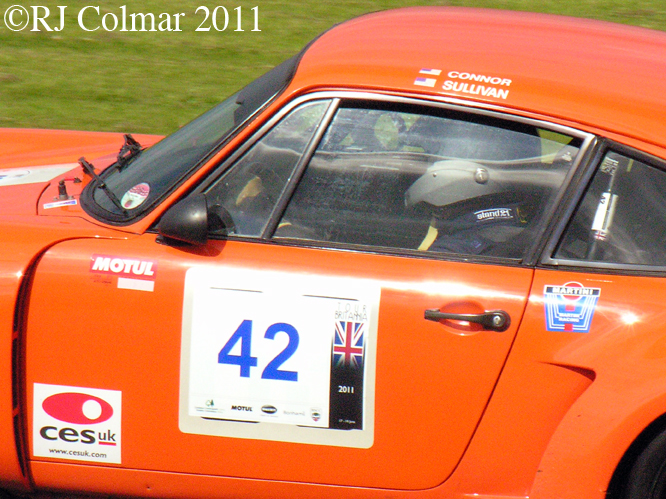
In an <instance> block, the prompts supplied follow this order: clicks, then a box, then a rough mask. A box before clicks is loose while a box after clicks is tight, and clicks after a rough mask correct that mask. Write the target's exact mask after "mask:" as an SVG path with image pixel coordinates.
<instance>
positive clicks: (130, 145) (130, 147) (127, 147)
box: [116, 133, 141, 170]
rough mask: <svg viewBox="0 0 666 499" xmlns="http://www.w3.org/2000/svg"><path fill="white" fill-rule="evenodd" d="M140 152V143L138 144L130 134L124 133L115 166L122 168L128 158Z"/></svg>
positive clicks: (127, 161)
mask: <svg viewBox="0 0 666 499" xmlns="http://www.w3.org/2000/svg"><path fill="white" fill-rule="evenodd" d="M140 152H141V144H139V143H138V142H137V141H136V139H135V138H134V137H132V135H131V134H129V133H126V134H125V143H124V144H123V146H122V147H121V148H120V151H119V152H118V159H117V160H116V168H118V170H122V169H123V168H125V165H127V163H129V160H130V159H132V158H133V157H134V156H136V155H137V154H139V153H140Z"/></svg>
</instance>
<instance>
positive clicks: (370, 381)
mask: <svg viewBox="0 0 666 499" xmlns="http://www.w3.org/2000/svg"><path fill="white" fill-rule="evenodd" d="M379 294H380V290H379V287H378V286H377V285H376V284H375V283H372V282H369V281H363V280H360V279H353V278H344V279H342V278H336V277H327V276H313V275H301V274H291V273H285V272H266V271H256V270H251V269H240V268H224V267H195V268H191V269H190V270H188V272H187V275H186V280H185V299H184V311H183V340H182V350H181V352H182V356H181V399H180V428H181V430H182V431H184V432H186V433H196V434H204V435H220V436H231V437H237V438H254V439H262V440H279V441H290V442H303V443H313V444H322V445H336V446H346V447H361V448H368V447H370V446H371V445H372V443H373V439H374V436H373V435H374V386H375V385H374V379H375V358H376V342H377V317H378V312H379ZM247 423H259V424H247ZM341 430H342V431H341Z"/></svg>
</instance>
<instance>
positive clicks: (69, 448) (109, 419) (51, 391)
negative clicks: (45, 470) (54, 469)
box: [32, 383, 122, 464]
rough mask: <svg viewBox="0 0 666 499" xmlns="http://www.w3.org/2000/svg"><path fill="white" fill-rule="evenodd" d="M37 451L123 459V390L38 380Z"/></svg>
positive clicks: (58, 455)
mask: <svg viewBox="0 0 666 499" xmlns="http://www.w3.org/2000/svg"><path fill="white" fill-rule="evenodd" d="M33 400H34V406H33V428H32V438H33V449H32V452H33V455H34V456H35V457H48V458H53V459H68V460H76V461H92V462H99V463H117V464H120V463H121V451H120V443H121V434H122V431H121V406H122V392H119V391H115V390H100V389H95V388H81V387H73V386H61V385H46V384H41V383H35V385H34V397H33Z"/></svg>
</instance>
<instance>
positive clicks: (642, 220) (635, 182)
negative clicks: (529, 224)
mask: <svg viewBox="0 0 666 499" xmlns="http://www.w3.org/2000/svg"><path fill="white" fill-rule="evenodd" d="M555 257H556V258H563V259H568V260H584V261H588V262H603V263H617V264H635V265H636V264H637V265H659V266H664V265H666V172H665V171H663V170H659V169H657V168H655V167H653V166H650V165H647V164H645V163H643V162H641V161H638V160H635V159H632V158H630V157H628V156H625V155H623V154H619V153H617V152H612V151H611V152H609V153H608V154H606V156H605V157H604V159H603V161H602V162H601V164H600V166H599V169H598V170H597V172H596V174H595V176H594V178H593V180H592V183H591V184H590V187H589V188H588V190H587V192H586V193H585V196H584V197H583V200H582V201H581V203H580V205H579V206H578V208H577V210H576V213H575V214H574V216H573V219H572V220H571V222H570V223H569V226H568V227H567V229H566V231H565V233H564V236H563V238H562V241H561V242H560V244H559V247H558V249H557V251H556V253H555Z"/></svg>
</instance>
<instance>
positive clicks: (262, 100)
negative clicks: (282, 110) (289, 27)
mask: <svg viewBox="0 0 666 499" xmlns="http://www.w3.org/2000/svg"><path fill="white" fill-rule="evenodd" d="M297 64H298V57H292V58H291V59H289V60H288V61H286V62H284V63H282V64H280V65H279V66H277V67H275V68H274V69H273V70H271V71H269V72H268V73H266V74H265V75H263V76H262V77H260V78H258V79H257V80H255V81H254V82H252V83H250V84H249V85H248V86H247V87H245V88H244V89H243V90H241V91H240V92H237V93H235V94H234V95H232V96H231V97H229V98H228V99H226V100H225V101H224V102H222V103H221V104H218V105H217V106H216V107H214V108H213V109H211V110H210V111H208V112H207V113H205V114H203V115H202V116H200V117H198V118H196V119H195V120H194V121H192V122H191V123H189V124H188V125H186V126H184V127H183V128H181V129H179V130H178V131H176V132H175V133H173V134H172V135H170V136H168V137H166V138H164V139H163V140H161V141H160V142H158V143H157V144H155V145H154V146H152V147H150V148H148V149H146V150H144V151H142V152H141V153H139V154H138V155H136V156H134V157H133V158H132V159H131V160H130V161H129V162H128V163H127V164H125V165H122V166H121V165H120V164H119V163H116V164H114V165H112V166H110V167H109V168H107V169H106V170H105V171H104V172H103V173H102V174H101V175H100V177H101V181H102V182H103V184H105V187H104V186H103V185H101V183H102V182H100V181H97V180H94V181H93V182H91V183H90V185H89V186H88V187H87V188H86V190H85V191H84V193H83V196H82V205H83V207H84V208H85V209H86V211H88V212H89V213H90V214H91V215H93V216H96V217H98V218H101V219H103V220H105V221H110V222H115V223H129V222H130V221H132V220H134V219H136V218H137V217H139V216H141V215H143V214H145V213H147V212H148V211H149V210H150V209H151V208H152V207H153V206H154V205H155V204H156V203H157V202H158V201H159V200H161V199H162V198H164V196H165V195H166V194H168V193H169V192H170V191H171V190H172V189H173V188H175V187H176V186H178V185H179V184H180V182H181V181H182V180H184V179H185V178H187V177H188V176H189V175H190V174H191V173H192V172H194V171H195V170H196V167H198V166H200V165H201V164H202V162H203V161H204V160H205V159H206V158H208V157H210V154H211V153H212V152H214V151H216V150H217V149H218V148H219V147H220V146H221V145H222V144H223V143H224V141H225V139H227V138H228V137H230V136H231V135H232V133H233V132H234V131H236V130H238V129H240V128H241V125H243V123H245V122H246V121H247V120H248V119H249V118H250V117H251V116H253V115H254V114H255V113H256V112H257V111H258V110H259V109H260V108H261V107H263V106H264V105H265V104H266V103H267V102H268V101H270V100H271V99H272V98H273V97H275V96H276V95H278V94H279V93H280V92H281V91H282V90H284V88H286V86H287V85H288V83H289V81H291V77H292V76H293V73H294V71H295V69H296V65H297ZM102 187H104V188H102ZM105 191H106V192H105ZM108 191H110V192H111V193H112V195H113V196H115V197H116V198H117V199H118V200H120V203H118V204H117V203H114V202H113V200H112V196H110V195H109V193H108Z"/></svg>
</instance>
